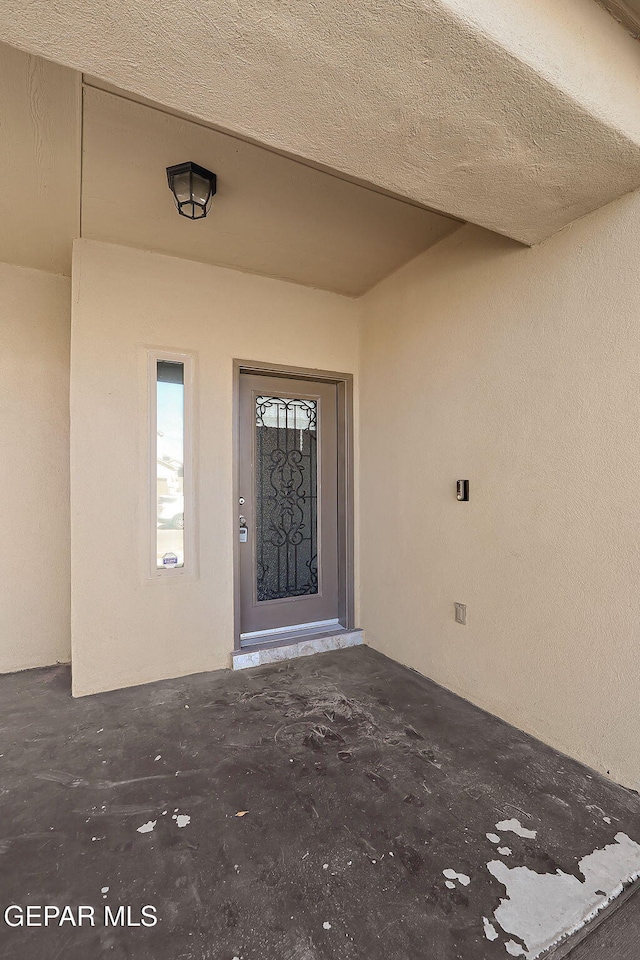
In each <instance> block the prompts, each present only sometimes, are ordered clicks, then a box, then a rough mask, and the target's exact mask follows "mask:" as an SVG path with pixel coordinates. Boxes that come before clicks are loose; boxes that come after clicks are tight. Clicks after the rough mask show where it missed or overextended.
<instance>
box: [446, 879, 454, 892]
mask: <svg viewBox="0 0 640 960" xmlns="http://www.w3.org/2000/svg"><path fill="white" fill-rule="evenodd" d="M444 885H445V887H448V888H449V890H455V888H456V885H455V883H452V882H451V880H445V882H444Z"/></svg>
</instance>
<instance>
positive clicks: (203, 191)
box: [192, 173, 211, 204]
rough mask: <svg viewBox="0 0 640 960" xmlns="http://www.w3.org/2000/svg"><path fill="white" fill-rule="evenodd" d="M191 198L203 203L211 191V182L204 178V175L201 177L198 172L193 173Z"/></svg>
mask: <svg viewBox="0 0 640 960" xmlns="http://www.w3.org/2000/svg"><path fill="white" fill-rule="evenodd" d="M192 190H193V199H194V200H195V201H196V203H202V204H205V203H206V202H207V200H208V199H209V194H210V193H211V183H210V181H209V180H205V178H204V177H201V176H200V174H199V173H194V174H193V186H192Z"/></svg>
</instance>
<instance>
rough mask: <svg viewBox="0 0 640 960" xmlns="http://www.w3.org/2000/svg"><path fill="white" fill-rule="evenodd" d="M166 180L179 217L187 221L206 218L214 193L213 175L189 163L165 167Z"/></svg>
mask: <svg viewBox="0 0 640 960" xmlns="http://www.w3.org/2000/svg"><path fill="white" fill-rule="evenodd" d="M167 180H168V182H169V189H170V190H171V192H172V194H173V196H174V198H175V201H176V207H177V208H178V213H179V214H180V216H181V217H187V218H188V219H189V220H201V219H202V218H203V217H206V215H207V213H208V212H209V207H210V206H211V200H212V199H213V196H214V194H215V192H216V175H215V173H211V171H210V170H205V168H204V167H200V166H199V165H198V164H197V163H192V162H191V161H189V162H188V163H177V164H176V165H175V166H174V167H167Z"/></svg>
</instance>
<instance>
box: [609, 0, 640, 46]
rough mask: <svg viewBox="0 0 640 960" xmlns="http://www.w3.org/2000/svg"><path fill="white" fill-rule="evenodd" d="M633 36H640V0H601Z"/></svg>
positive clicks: (637, 37)
mask: <svg viewBox="0 0 640 960" xmlns="http://www.w3.org/2000/svg"><path fill="white" fill-rule="evenodd" d="M599 2H600V3H601V4H602V6H603V7H604V8H605V9H606V10H608V11H609V13H610V14H611V15H612V17H614V18H615V19H616V20H617V21H618V23H621V24H622V25H623V27H625V28H626V29H627V30H628V31H629V33H630V34H631V36H632V37H635V38H636V39H639V38H640V0H599Z"/></svg>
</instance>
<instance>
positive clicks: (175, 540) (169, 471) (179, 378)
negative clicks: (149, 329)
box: [156, 360, 184, 570]
mask: <svg viewBox="0 0 640 960" xmlns="http://www.w3.org/2000/svg"><path fill="white" fill-rule="evenodd" d="M156 427H157V439H156V463H157V466H156V480H157V533H156V547H157V549H156V566H157V567H158V569H160V570H164V569H171V568H175V567H183V566H184V363H177V362H174V361H172V360H158V361H157V383H156Z"/></svg>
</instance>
